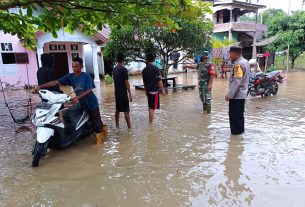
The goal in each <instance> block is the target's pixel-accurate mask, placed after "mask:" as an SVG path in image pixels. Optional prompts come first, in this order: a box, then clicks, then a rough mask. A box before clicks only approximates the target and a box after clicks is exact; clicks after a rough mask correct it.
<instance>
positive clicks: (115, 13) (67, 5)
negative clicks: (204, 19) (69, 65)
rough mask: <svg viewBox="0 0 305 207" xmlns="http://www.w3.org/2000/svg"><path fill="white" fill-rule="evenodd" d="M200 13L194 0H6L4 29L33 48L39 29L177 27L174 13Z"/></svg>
mask: <svg viewBox="0 0 305 207" xmlns="http://www.w3.org/2000/svg"><path fill="white" fill-rule="evenodd" d="M202 4H203V3H201V2H199V3H197V4H196V5H202ZM12 9H13V10H12ZM199 13H201V7H198V6H194V5H193V4H192V1H191V0H122V1H113V0H103V1H92V0H73V1H68V0H52V1H50V0H22V1H21V0H20V1H16V0H3V1H1V4H0V30H2V31H4V32H5V33H10V34H12V35H17V36H18V37H19V38H20V39H23V40H24V44H25V45H27V46H28V47H31V48H33V47H35V33H36V32H37V31H38V30H40V31H42V32H50V33H52V34H53V36H54V37H56V32H57V31H59V30H60V29H61V28H65V30H66V31H69V32H73V31H75V30H76V29H79V30H81V31H82V32H84V33H85V34H88V35H91V34H94V33H95V32H97V31H99V30H101V29H102V27H103V25H105V24H108V25H112V26H113V25H116V26H126V25H132V26H138V25H154V24H155V23H156V22H162V23H163V24H164V25H165V24H166V27H167V28H169V29H172V28H177V24H176V21H175V20H174V19H173V18H172V17H176V18H184V19H186V20H187V21H190V22H192V21H194V19H193V15H195V16H198V15H197V14H199ZM168 14H171V16H169V15H168ZM177 29H178V28H177Z"/></svg>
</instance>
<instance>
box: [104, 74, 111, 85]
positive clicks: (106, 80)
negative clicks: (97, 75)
mask: <svg viewBox="0 0 305 207" xmlns="http://www.w3.org/2000/svg"><path fill="white" fill-rule="evenodd" d="M104 79H105V83H106V84H113V78H112V77H111V76H110V75H108V74H107V75H105V77H104Z"/></svg>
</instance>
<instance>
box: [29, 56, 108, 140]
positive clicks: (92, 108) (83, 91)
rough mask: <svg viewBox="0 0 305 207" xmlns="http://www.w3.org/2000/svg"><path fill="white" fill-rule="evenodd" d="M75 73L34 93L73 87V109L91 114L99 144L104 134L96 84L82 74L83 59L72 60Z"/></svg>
mask: <svg viewBox="0 0 305 207" xmlns="http://www.w3.org/2000/svg"><path fill="white" fill-rule="evenodd" d="M72 68H73V73H69V74H66V75H64V76H63V77H61V78H60V79H58V80H54V81H50V82H47V83H45V84H42V85H40V86H37V87H36V88H35V89H34V92H36V93H37V92H38V91H39V90H40V89H44V88H50V87H54V86H58V85H64V86H66V85H69V86H72V87H73V90H74V92H75V94H76V97H74V98H72V104H73V105H74V106H73V108H75V109H78V108H80V109H86V110H88V112H89V114H90V119H91V120H92V122H93V128H94V130H95V134H96V140H97V142H98V143H101V142H102V139H103V133H102V131H103V130H102V126H103V122H102V120H101V115H100V111H99V105H98V101H97V98H96V96H95V95H94V93H93V91H92V89H93V88H95V85H94V82H93V80H92V78H91V77H90V76H89V74H88V73H85V72H82V69H83V60H82V59H81V58H78V57H76V58H73V60H72ZM67 113H69V110H67V111H66V112H65V114H64V117H66V116H68V114H67Z"/></svg>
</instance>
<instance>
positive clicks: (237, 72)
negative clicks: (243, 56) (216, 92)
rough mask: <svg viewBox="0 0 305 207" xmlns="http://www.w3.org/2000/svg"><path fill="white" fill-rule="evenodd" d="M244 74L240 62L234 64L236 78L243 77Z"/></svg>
mask: <svg viewBox="0 0 305 207" xmlns="http://www.w3.org/2000/svg"><path fill="white" fill-rule="evenodd" d="M243 76H244V72H243V70H242V68H241V66H240V64H236V65H235V66H234V78H242V77H243Z"/></svg>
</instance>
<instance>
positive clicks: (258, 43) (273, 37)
mask: <svg viewBox="0 0 305 207" xmlns="http://www.w3.org/2000/svg"><path fill="white" fill-rule="evenodd" d="M277 38H278V35H274V36H272V37H269V38H266V39H263V40H262V41H260V42H256V44H255V46H265V45H269V44H271V43H273V42H274V41H275V40H277Z"/></svg>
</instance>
